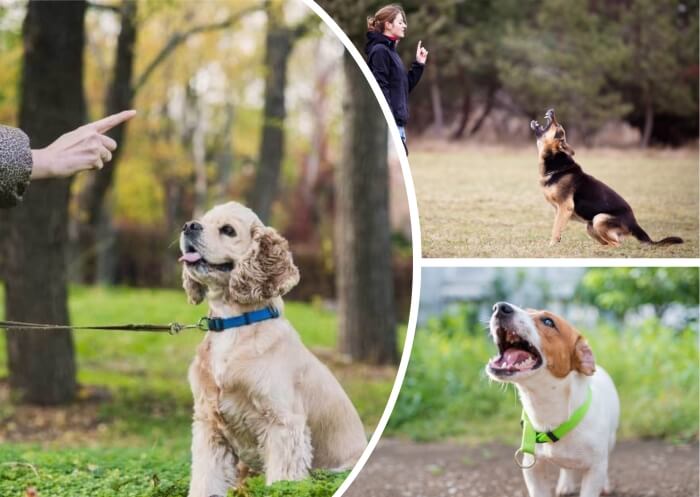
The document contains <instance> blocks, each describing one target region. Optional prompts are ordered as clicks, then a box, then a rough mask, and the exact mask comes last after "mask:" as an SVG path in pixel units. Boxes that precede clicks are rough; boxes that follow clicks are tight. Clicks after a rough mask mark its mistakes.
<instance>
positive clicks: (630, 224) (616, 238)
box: [530, 109, 683, 247]
mask: <svg viewBox="0 0 700 497" xmlns="http://www.w3.org/2000/svg"><path fill="white" fill-rule="evenodd" d="M544 118H545V122H544V125H543V126H541V125H540V124H539V123H538V122H537V121H531V122H530V128H532V130H533V131H534V132H535V136H536V137H537V150H538V152H539V157H540V185H541V186H542V191H543V192H544V196H545V198H546V199H547V201H548V202H549V203H550V204H552V205H553V206H554V209H555V210H556V215H555V218H554V227H553V228H552V239H551V241H550V245H554V244H556V243H558V242H559V241H561V232H562V230H563V229H564V226H566V223H567V221H568V220H569V219H570V218H573V219H575V220H576V221H581V222H584V223H586V224H587V229H588V234H589V235H590V236H591V237H592V238H593V239H594V240H597V241H598V242H600V243H602V244H603V245H611V246H613V247H617V246H619V245H620V241H621V240H622V237H623V236H625V235H632V236H634V237H635V238H636V239H637V240H639V241H640V242H641V243H644V244H650V245H671V244H675V243H683V240H682V239H681V238H678V237H677V236H669V237H667V238H664V239H662V240H659V241H656V242H655V241H653V240H652V239H651V238H649V235H647V233H646V232H645V231H644V230H643V229H642V227H641V226H639V224H638V223H637V220H636V219H635V218H634V213H633V212H632V208H631V207H630V205H629V204H628V203H627V202H625V199H623V198H622V197H621V196H620V195H619V194H618V193H617V192H615V191H614V190H613V189H612V188H610V187H609V186H607V185H606V184H605V183H603V182H601V181H598V180H597V179H595V178H594V177H593V176H591V175H589V174H586V173H584V172H583V169H581V166H579V165H578V164H577V163H576V161H574V159H573V156H574V150H573V149H572V148H571V147H570V146H569V144H568V143H567V142H566V131H564V128H563V126H562V125H561V124H559V123H558V122H557V119H556V117H555V116H554V109H550V110H548V111H547V113H546V114H545V116H544Z"/></svg>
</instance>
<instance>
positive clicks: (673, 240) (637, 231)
mask: <svg viewBox="0 0 700 497" xmlns="http://www.w3.org/2000/svg"><path fill="white" fill-rule="evenodd" d="M630 233H632V236H634V237H635V238H636V239H637V240H639V241H640V242H641V243H645V244H649V245H675V244H677V243H683V239H682V238H680V237H677V236H667V237H666V238H662V239H661V240H658V241H654V240H652V239H651V238H650V237H649V235H647V232H646V231H644V230H643V229H642V227H641V226H639V224H637V223H634V225H633V226H631V227H630Z"/></svg>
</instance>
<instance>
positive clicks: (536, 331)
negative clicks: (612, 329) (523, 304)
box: [486, 302, 620, 497]
mask: <svg viewBox="0 0 700 497" xmlns="http://www.w3.org/2000/svg"><path fill="white" fill-rule="evenodd" d="M493 311H494V312H493V315H492V316H491V321H490V330H491V337H492V338H493V341H494V343H495V344H496V347H498V354H497V355H496V356H494V357H493V358H491V360H490V361H489V363H488V364H487V366H486V372H487V374H488V375H489V376H490V377H491V378H493V379H494V380H496V381H500V382H507V383H513V384H514V385H515V387H516V389H517V391H518V395H519V397H520V401H521V403H522V405H523V414H522V419H521V424H522V425H523V441H522V445H521V447H520V449H518V451H517V452H516V462H517V464H518V465H519V466H520V467H521V468H522V469H523V476H524V478H525V484H526V485H527V489H528V492H529V494H530V497H547V496H551V495H552V494H551V490H552V489H551V488H550V487H549V483H548V478H547V469H546V468H547V465H546V464H544V462H549V463H553V464H554V465H555V466H558V467H559V468H560V473H559V481H558V483H557V486H556V495H558V496H560V495H567V494H572V493H575V492H577V491H579V489H580V495H581V497H599V496H600V495H601V494H604V493H609V492H610V491H611V484H610V480H609V478H608V461H609V456H610V452H611V451H612V449H613V447H614V446H615V432H616V431H617V426H618V420H619V415H620V401H619V399H618V396H617V391H616V390H615V385H614V384H613V382H612V380H611V378H610V376H608V374H607V373H606V372H605V371H604V370H603V369H602V368H601V367H600V366H596V364H595V359H594V357H593V352H592V351H591V349H590V347H589V346H588V344H587V343H586V340H585V339H584V338H583V336H581V334H580V333H579V332H578V331H576V329H574V328H573V327H572V326H571V325H570V324H569V323H567V322H566V321H565V320H564V319H562V318H561V317H559V316H557V315H555V314H553V313H551V312H548V311H536V310H531V309H528V310H523V309H520V308H519V307H517V306H515V305H513V304H509V303H507V302H499V303H497V304H495V305H494V306H493Z"/></svg>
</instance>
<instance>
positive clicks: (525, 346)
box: [489, 327, 542, 376]
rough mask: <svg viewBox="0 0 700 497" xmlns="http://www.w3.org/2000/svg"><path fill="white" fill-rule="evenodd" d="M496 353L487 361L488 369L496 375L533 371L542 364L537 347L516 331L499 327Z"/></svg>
mask: <svg viewBox="0 0 700 497" xmlns="http://www.w3.org/2000/svg"><path fill="white" fill-rule="evenodd" d="M496 335H497V337H498V340H497V345H498V355H497V356H495V357H492V358H491V360H490V361H489V369H490V370H491V372H493V373H494V374H495V375H497V376H511V375H514V374H516V373H522V372H526V371H533V370H535V369H537V368H539V367H540V366H541V365H542V356H541V355H540V352H539V351H538V350H537V348H536V347H535V346H534V345H532V344H531V343H530V342H528V341H527V340H526V339H524V338H523V337H521V336H520V335H519V334H518V333H517V332H516V331H514V330H509V329H506V328H503V327H499V328H498V330H497V331H496Z"/></svg>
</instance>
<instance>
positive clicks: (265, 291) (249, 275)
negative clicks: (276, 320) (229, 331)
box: [229, 225, 299, 304]
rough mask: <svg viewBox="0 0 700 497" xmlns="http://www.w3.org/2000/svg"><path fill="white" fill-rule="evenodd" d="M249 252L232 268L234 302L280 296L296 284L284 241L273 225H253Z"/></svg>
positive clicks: (296, 270) (295, 271)
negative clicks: (269, 226)
mask: <svg viewBox="0 0 700 497" xmlns="http://www.w3.org/2000/svg"><path fill="white" fill-rule="evenodd" d="M251 234H252V243H251V246H250V249H249V250H248V252H247V253H246V254H245V255H244V256H243V258H242V259H241V260H239V261H236V265H235V266H234V268H233V271H231V279H230V280H229V293H230V294H231V298H232V299H233V300H234V301H235V302H239V303H241V304H255V303H259V302H263V301H265V300H270V299H272V298H275V297H281V296H282V295H284V294H285V293H287V292H288V291H289V290H291V289H292V288H294V286H295V285H296V284H297V283H299V270H298V269H297V267H296V266H295V265H294V262H293V261H292V253H291V252H290V251H289V244H288V243H287V240H285V239H284V238H282V236H280V235H279V233H277V231H275V230H274V229H273V228H268V227H266V226H260V225H256V226H253V228H252V230H251Z"/></svg>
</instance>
